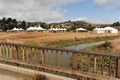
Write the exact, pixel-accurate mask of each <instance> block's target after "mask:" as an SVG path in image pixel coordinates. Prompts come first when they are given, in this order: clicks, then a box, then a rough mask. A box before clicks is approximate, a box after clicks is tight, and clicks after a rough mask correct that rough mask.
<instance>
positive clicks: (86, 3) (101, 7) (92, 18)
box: [0, 0, 120, 24]
mask: <svg viewBox="0 0 120 80" xmlns="http://www.w3.org/2000/svg"><path fill="white" fill-rule="evenodd" d="M3 17H11V18H15V19H17V20H25V21H33V22H36V21H40V22H47V23H51V22H62V21H68V20H71V21H79V20H80V21H81V20H82V21H87V22H91V23H99V24H108V23H113V22H116V21H119V20H120V19H119V18H120V0H0V18H3Z"/></svg>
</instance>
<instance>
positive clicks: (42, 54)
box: [39, 50, 44, 64]
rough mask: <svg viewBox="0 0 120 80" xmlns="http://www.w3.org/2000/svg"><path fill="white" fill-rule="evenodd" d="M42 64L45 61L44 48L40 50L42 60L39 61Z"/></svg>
mask: <svg viewBox="0 0 120 80" xmlns="http://www.w3.org/2000/svg"><path fill="white" fill-rule="evenodd" d="M39 63H40V64H43V63H44V53H43V50H40V61H39Z"/></svg>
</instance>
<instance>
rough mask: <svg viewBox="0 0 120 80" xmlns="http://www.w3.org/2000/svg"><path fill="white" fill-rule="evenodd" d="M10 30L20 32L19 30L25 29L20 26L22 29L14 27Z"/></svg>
mask: <svg viewBox="0 0 120 80" xmlns="http://www.w3.org/2000/svg"><path fill="white" fill-rule="evenodd" d="M10 31H13V32H14V31H15V32H18V31H23V29H22V28H20V29H19V28H16V27H14V28H13V29H12V30H10Z"/></svg>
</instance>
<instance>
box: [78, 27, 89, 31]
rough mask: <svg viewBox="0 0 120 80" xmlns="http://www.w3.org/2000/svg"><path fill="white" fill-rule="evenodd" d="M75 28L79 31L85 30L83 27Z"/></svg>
mask: <svg viewBox="0 0 120 80" xmlns="http://www.w3.org/2000/svg"><path fill="white" fill-rule="evenodd" d="M76 30H78V31H79V30H81V31H86V30H87V29H84V28H78V29H76Z"/></svg>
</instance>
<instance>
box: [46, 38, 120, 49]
mask: <svg viewBox="0 0 120 80" xmlns="http://www.w3.org/2000/svg"><path fill="white" fill-rule="evenodd" d="M119 37H120V36H107V37H95V38H84V39H77V38H76V37H75V38H74V39H70V40H59V41H55V42H48V43H46V44H45V45H44V46H48V47H59V48H60V47H67V46H73V45H79V44H86V43H93V42H100V41H109V40H114V39H117V38H119Z"/></svg>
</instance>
